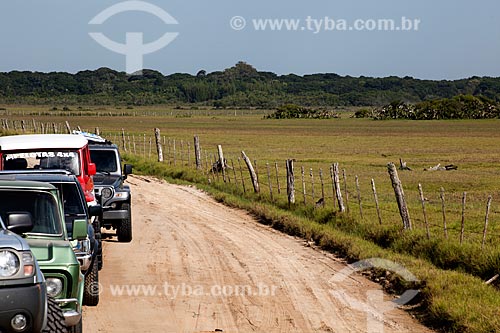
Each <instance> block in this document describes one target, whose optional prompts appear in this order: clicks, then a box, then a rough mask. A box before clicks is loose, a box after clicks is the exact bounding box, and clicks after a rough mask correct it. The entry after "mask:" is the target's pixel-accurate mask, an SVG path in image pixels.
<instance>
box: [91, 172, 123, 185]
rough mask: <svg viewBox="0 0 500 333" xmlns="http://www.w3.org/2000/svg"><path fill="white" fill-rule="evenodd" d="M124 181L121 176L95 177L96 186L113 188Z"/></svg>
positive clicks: (96, 175)
mask: <svg viewBox="0 0 500 333" xmlns="http://www.w3.org/2000/svg"><path fill="white" fill-rule="evenodd" d="M121 181H122V177H121V176H117V175H109V176H108V175H102V174H95V175H94V186H113V187H118V186H120V183H121Z"/></svg>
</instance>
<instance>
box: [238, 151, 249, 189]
mask: <svg viewBox="0 0 500 333" xmlns="http://www.w3.org/2000/svg"><path fill="white" fill-rule="evenodd" d="M238 165H239V167H240V176H241V185H243V193H247V189H246V187H245V178H243V168H242V167H241V159H240V158H239V157H238Z"/></svg>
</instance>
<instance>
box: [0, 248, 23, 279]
mask: <svg viewBox="0 0 500 333" xmlns="http://www.w3.org/2000/svg"><path fill="white" fill-rule="evenodd" d="M20 266H21V265H20V263H19V258H18V257H17V256H16V255H15V254H14V253H12V252H10V251H0V277H11V276H14V275H15V274H16V273H17V272H18V271H19V267H20Z"/></svg>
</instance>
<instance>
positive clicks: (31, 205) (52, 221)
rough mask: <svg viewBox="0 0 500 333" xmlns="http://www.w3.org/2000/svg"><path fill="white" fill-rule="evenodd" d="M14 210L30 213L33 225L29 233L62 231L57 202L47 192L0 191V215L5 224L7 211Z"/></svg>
mask: <svg viewBox="0 0 500 333" xmlns="http://www.w3.org/2000/svg"><path fill="white" fill-rule="evenodd" d="M14 212H28V213H30V214H31V216H32V217H33V222H34V225H35V226H34V228H33V230H32V231H31V232H30V233H34V234H50V235H60V234H61V233H62V226H61V220H60V216H59V213H58V206H57V202H56V201H55V200H54V197H53V196H52V195H50V194H49V193H43V192H28V191H12V190H9V191H0V216H1V217H2V220H3V221H4V222H5V223H6V224H7V225H8V215H9V213H14Z"/></svg>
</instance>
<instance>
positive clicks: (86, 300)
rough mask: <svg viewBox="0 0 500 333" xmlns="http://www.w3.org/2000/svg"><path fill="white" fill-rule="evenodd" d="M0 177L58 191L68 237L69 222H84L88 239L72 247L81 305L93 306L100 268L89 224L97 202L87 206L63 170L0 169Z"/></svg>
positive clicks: (97, 235)
mask: <svg viewBox="0 0 500 333" xmlns="http://www.w3.org/2000/svg"><path fill="white" fill-rule="evenodd" d="M0 179H3V180H27V181H38V182H44V183H50V184H52V185H53V186H55V187H56V188H57V189H58V190H59V195H60V198H61V201H62V202H63V208H64V222H65V224H66V230H67V231H68V236H69V237H70V238H72V235H73V222H74V221H75V220H81V219H83V220H87V221H88V239H87V240H84V241H76V240H74V241H72V242H71V243H72V245H73V250H74V252H75V255H76V258H77V259H78V262H79V263H80V267H81V271H82V273H83V274H84V275H85V289H84V292H83V305H88V306H96V305H97V304H98V303H99V291H98V286H99V274H98V273H99V272H98V271H99V269H100V267H102V243H101V237H100V230H98V231H97V232H96V231H95V230H94V227H93V225H92V223H91V217H92V216H98V215H100V214H101V213H102V209H101V207H100V206H99V205H97V206H87V202H86V200H85V194H84V192H83V189H82V187H81V185H80V182H79V181H78V179H77V178H76V177H75V176H74V175H73V174H72V173H70V172H68V171H66V170H22V171H0Z"/></svg>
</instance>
